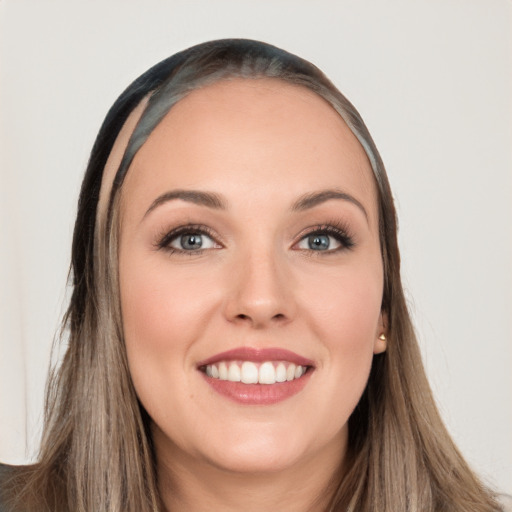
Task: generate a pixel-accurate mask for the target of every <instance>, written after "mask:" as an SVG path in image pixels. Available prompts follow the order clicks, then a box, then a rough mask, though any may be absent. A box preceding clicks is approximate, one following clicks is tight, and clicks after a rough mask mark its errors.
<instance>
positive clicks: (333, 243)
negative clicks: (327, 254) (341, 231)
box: [298, 233, 342, 251]
mask: <svg viewBox="0 0 512 512" xmlns="http://www.w3.org/2000/svg"><path fill="white" fill-rule="evenodd" d="M341 245H342V244H341V242H340V241H339V240H337V239H336V238H335V237H334V236H332V235H327V234H322V233H314V234H312V235H309V236H306V237H304V238H303V239H302V240H301V241H300V242H299V244H298V247H299V249H309V250H311V251H332V250H334V249H339V248H340V247H341Z"/></svg>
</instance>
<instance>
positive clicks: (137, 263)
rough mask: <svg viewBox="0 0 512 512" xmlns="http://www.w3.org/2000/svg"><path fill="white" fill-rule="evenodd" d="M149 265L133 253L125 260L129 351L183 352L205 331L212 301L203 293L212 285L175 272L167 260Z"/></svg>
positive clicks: (124, 306) (194, 273)
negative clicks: (184, 345)
mask: <svg viewBox="0 0 512 512" xmlns="http://www.w3.org/2000/svg"><path fill="white" fill-rule="evenodd" d="M148 260H149V259H148V258H147V257H146V258H144V257H143V256H142V257H137V254H134V253H133V252H132V253H130V254H129V255H127V257H126V258H124V259H121V260H120V282H121V306H122V314H123V327H124V334H125V339H126V344H127V347H128V350H135V349H136V348H137V349H140V350H144V351H146V352H150V351H155V352H158V353H164V352H165V351H173V350H176V349H178V348H183V344H186V343H188V342H189V341H192V340H193V339H194V338H195V337H196V336H197V335H199V333H200V332H201V330H202V328H203V323H204V322H205V320H206V318H207V316H208V310H209V308H210V303H211V301H212V298H213V295H212V294H211V293H204V290H205V289H209V288H211V287H210V286H209V285H210V284H213V283H209V282H208V281H206V282H205V279H203V278H201V277H200V276H198V275H197V271H193V270H192V271H188V272H179V271H178V272H177V271H176V270H174V271H171V270H170V269H169V265H168V264H167V262H166V261H165V259H162V258H159V259H157V258H155V260H156V261H151V260H149V261H148ZM162 260H163V261H162ZM213 289H215V288H213ZM180 340H181V341H180Z"/></svg>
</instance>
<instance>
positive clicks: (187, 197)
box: [144, 190, 227, 217]
mask: <svg viewBox="0 0 512 512" xmlns="http://www.w3.org/2000/svg"><path fill="white" fill-rule="evenodd" d="M175 199H181V200H182V201H187V202H189V203H194V204H197V205H199V206H206V207H207V208H213V209H215V210H226V209H227V205H226V202H225V201H224V199H222V197H221V196H219V195H218V194H215V193H214V192H202V191H200V190H171V191H170V192H166V193H165V194H162V195H161V196H158V197H157V198H156V199H155V200H154V201H153V202H152V203H151V206H150V207H149V208H148V209H147V211H146V213H145V214H144V217H146V216H147V215H148V214H149V213H150V212H152V211H153V210H154V209H155V208H157V207H158V206H160V205H161V204H164V203H167V202H168V201H173V200H175Z"/></svg>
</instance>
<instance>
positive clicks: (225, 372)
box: [219, 361, 228, 380]
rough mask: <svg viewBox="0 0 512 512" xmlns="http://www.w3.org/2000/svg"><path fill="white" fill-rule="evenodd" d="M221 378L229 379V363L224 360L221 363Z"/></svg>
mask: <svg viewBox="0 0 512 512" xmlns="http://www.w3.org/2000/svg"><path fill="white" fill-rule="evenodd" d="M219 379H221V380H228V365H227V364H226V363H225V362H224V361H223V362H222V363H220V364H219Z"/></svg>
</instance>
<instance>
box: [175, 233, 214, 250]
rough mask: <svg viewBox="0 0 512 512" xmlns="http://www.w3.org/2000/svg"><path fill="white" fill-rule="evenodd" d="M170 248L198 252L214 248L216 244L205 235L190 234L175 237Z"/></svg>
mask: <svg viewBox="0 0 512 512" xmlns="http://www.w3.org/2000/svg"><path fill="white" fill-rule="evenodd" d="M168 246H169V247H172V248H174V249H178V250H182V251H198V250H200V249H211V248H213V247H214V246H215V242H214V241H213V240H212V239H211V238H210V237H209V236H208V235H205V234H204V233H197V232H190V233H184V234H180V235H177V236H175V237H174V238H172V239H171V240H170V241H169V243H168Z"/></svg>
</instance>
